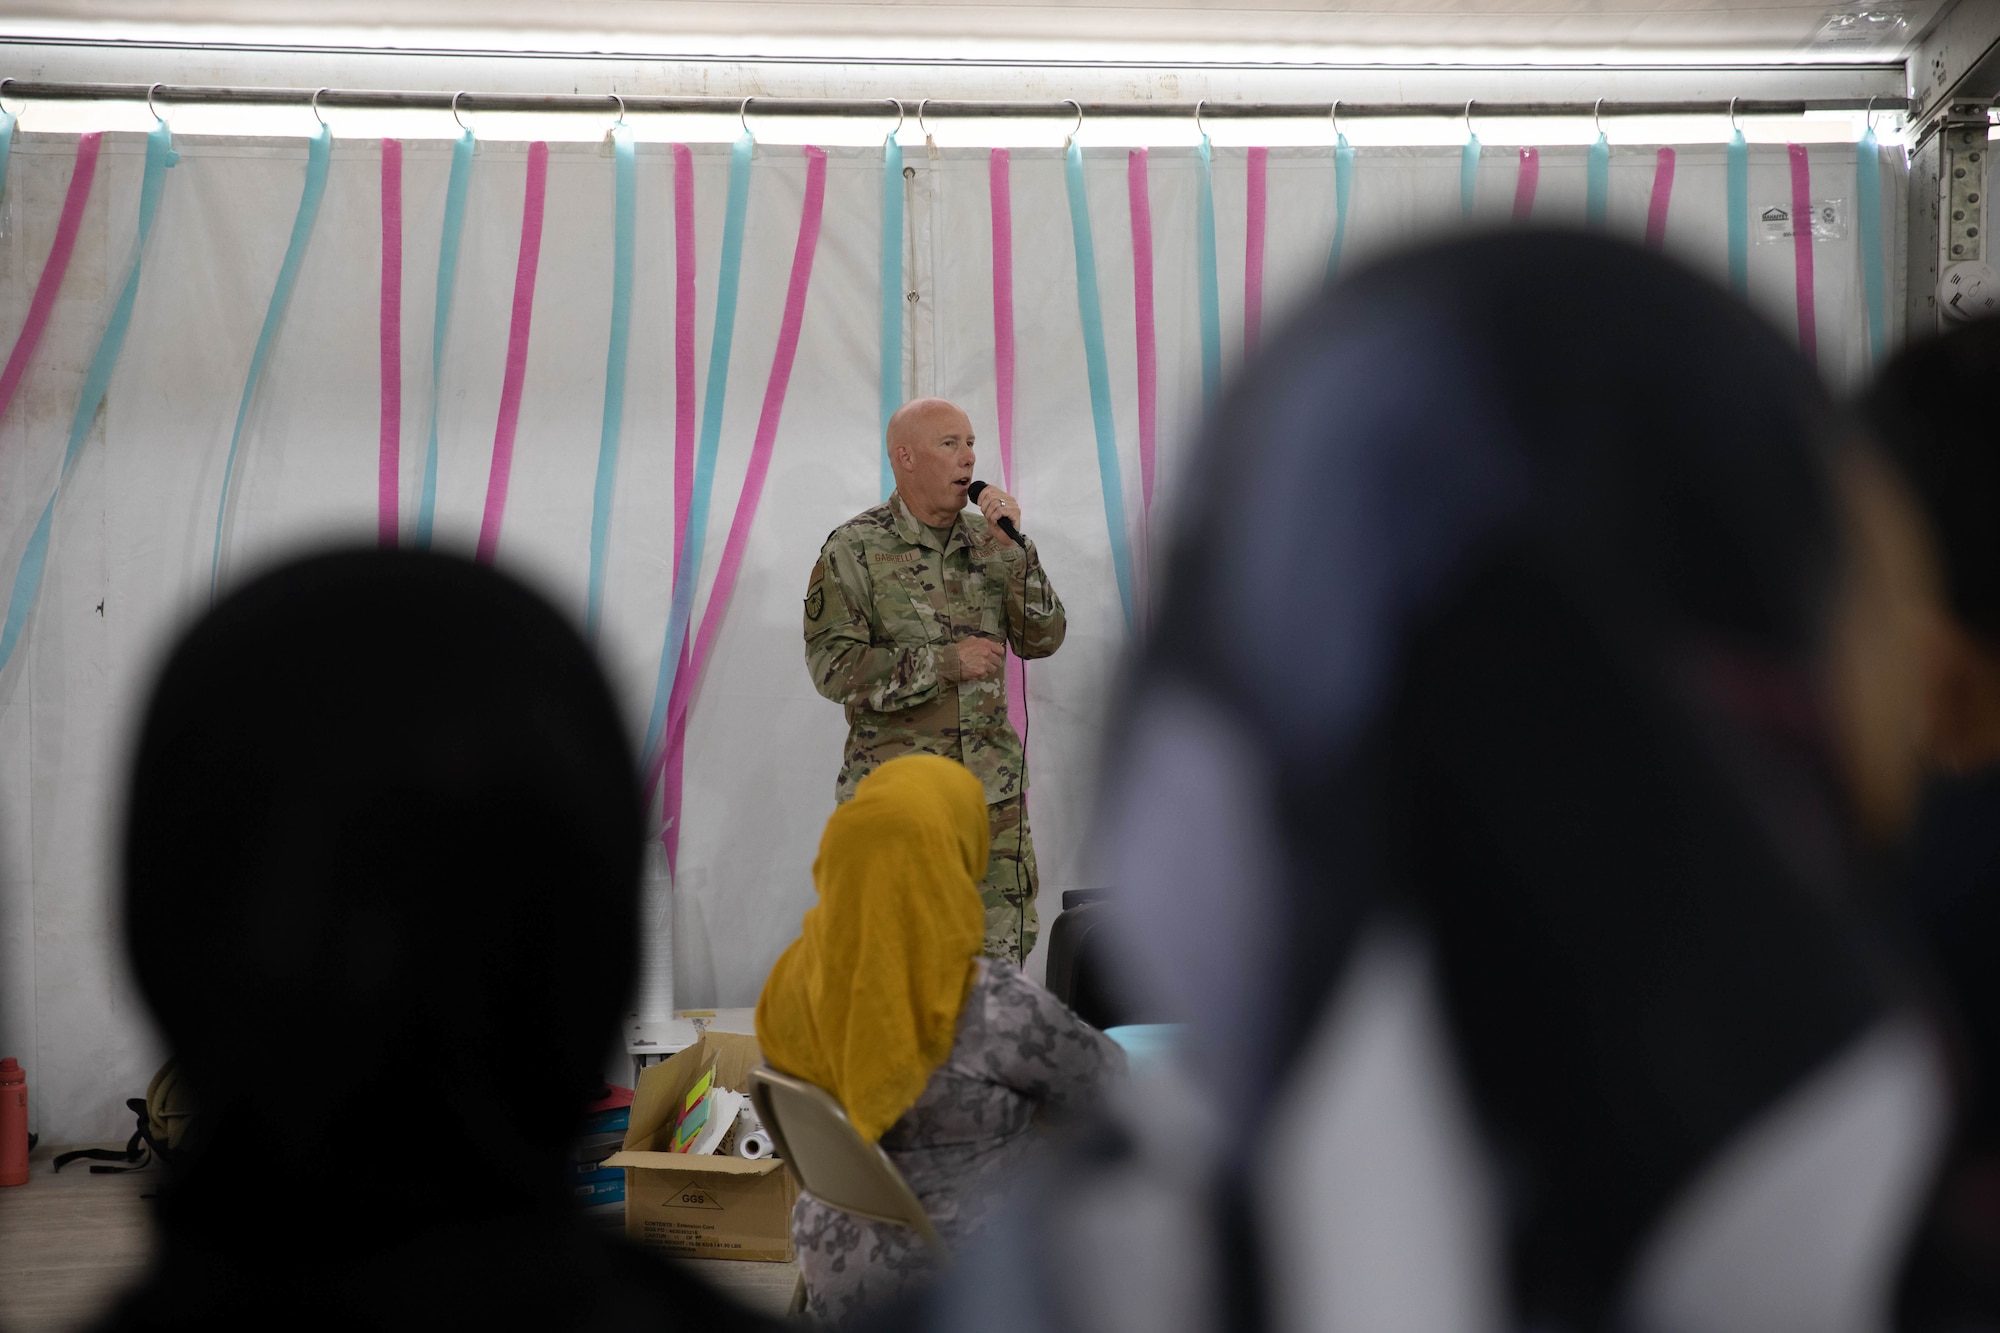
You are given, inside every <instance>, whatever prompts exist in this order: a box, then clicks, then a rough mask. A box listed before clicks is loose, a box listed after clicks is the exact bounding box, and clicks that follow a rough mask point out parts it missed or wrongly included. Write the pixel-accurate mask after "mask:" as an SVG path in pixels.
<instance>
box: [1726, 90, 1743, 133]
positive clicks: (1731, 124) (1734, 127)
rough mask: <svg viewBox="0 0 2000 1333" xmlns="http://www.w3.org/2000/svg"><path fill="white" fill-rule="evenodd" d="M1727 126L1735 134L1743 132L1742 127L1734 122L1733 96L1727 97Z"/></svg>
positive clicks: (1734, 103) (1734, 105) (1734, 107)
mask: <svg viewBox="0 0 2000 1333" xmlns="http://www.w3.org/2000/svg"><path fill="white" fill-rule="evenodd" d="M1729 128H1730V129H1731V130H1733V131H1734V132H1735V133H1737V134H1741V133H1743V127H1742V126H1741V125H1738V124H1737V123H1736V99H1735V98H1733V97H1732V98H1730V99H1729Z"/></svg>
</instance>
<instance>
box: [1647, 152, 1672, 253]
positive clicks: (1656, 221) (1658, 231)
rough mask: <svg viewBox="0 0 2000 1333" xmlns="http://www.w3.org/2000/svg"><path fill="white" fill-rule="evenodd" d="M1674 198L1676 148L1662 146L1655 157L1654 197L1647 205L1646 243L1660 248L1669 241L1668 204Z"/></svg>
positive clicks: (1656, 248)
mask: <svg viewBox="0 0 2000 1333" xmlns="http://www.w3.org/2000/svg"><path fill="white" fill-rule="evenodd" d="M1673 198H1674V150H1673V149H1671V148H1662V149H1661V150H1660V152H1659V156H1658V157H1656V158H1654V159H1653V199H1652V202H1651V203H1649V204H1648V205H1647V206H1646V244H1647V245H1649V246H1651V247H1652V248H1653V249H1655V250H1658V249H1659V248H1661V247H1662V246H1664V245H1665V244H1666V243H1667V205H1668V204H1670V203H1672V202H1673Z"/></svg>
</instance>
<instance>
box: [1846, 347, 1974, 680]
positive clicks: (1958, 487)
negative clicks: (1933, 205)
mask: <svg viewBox="0 0 2000 1333" xmlns="http://www.w3.org/2000/svg"><path fill="white" fill-rule="evenodd" d="M1996 385H2000V319H1983V320H1977V321H1975V322H1973V323H1971V324H1967V325H1964V326H1962V327H1960V328H1955V329H1952V330H1951V331H1950V332H1948V333H1945V334H1943V335H1942V336H1939V337H1934V338H1928V339H1925V340H1923V341H1921V342H1914V343H1912V344H1910V345H1909V346H1908V347H1905V348H1904V349H1903V350H1902V351H1900V352H1898V353H1897V354H1896V356H1895V358H1894V359H1892V360H1891V361H1890V362H1889V364H1888V365H1887V366H1885V367H1883V369H1882V373H1881V374H1880V375H1879V376H1877V377H1876V380H1875V383H1874V384H1873V385H1872V386H1870V388H1869V390H1868V392H1867V394H1866V395H1864V396H1863V398H1862V400H1861V411H1862V415H1863V416H1865V417H1866V418H1867V421H1868V425H1869V427H1870V428H1871V429H1872V430H1873V431H1874V433H1875V435H1876V437H1877V438H1878V439H1880V440H1881V441H1882V443H1883V445H1884V447H1885V448H1886V450H1887V452H1888V453H1889V455H1890V456H1891V457H1892V458H1894V459H1895V460H1896V462H1897V464H1898V465H1899V466H1900V467H1901V468H1902V471H1903V475H1904V476H1905V477H1906V478H1908V479H1909V482H1910V485H1911V487H1912V489H1913V490H1915V492H1916V495H1917V498H1918V500H1919V502H1920V503H1921V504H1922V505H1923V508H1924V513H1925V516H1926V517H1928V518H1929V519H1930V521H1931V527H1932V530H1933V531H1934V532H1936V534H1937V538H1938V545H1939V547H1940V548H1941V549H1942V552H1943V555H1944V580H1945V587H1946V589H1947V590H1948V592H1949V594H1950V598H1951V609H1952V611H1953V612H1954V613H1955V614H1956V615H1957V616H1958V618H1959V620H1960V621H1962V622H1963V623H1964V625H1965V627H1966V628H1967V629H1969V630H1971V631H1973V632H1974V633H1976V634H1979V635H1981V636H1983V637H1984V638H1985V639H1987V640H1988V641H1989V643H2000V438H1996V437H1995V435H1994V431H1993V421H1992V416H1993V392H1994V388H1995V386H1996Z"/></svg>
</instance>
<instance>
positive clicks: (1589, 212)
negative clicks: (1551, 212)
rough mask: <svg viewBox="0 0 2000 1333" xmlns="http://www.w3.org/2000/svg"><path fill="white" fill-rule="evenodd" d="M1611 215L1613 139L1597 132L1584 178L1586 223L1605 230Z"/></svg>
mask: <svg viewBox="0 0 2000 1333" xmlns="http://www.w3.org/2000/svg"><path fill="white" fill-rule="evenodd" d="M1610 217H1611V140H1609V139H1607V138H1605V137H1604V131H1603V130H1599V131H1598V132H1597V142H1596V143H1594V144H1592V145H1591V146H1590V158H1589V162H1588V165H1587V166H1586V168H1585V171H1584V178H1583V221H1584V225H1585V226H1587V227H1591V228H1593V229H1595V230H1597V231H1603V230H1604V227H1605V224H1606V223H1607V222H1608V221H1609V220H1610Z"/></svg>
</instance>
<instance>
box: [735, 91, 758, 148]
mask: <svg viewBox="0 0 2000 1333" xmlns="http://www.w3.org/2000/svg"><path fill="white" fill-rule="evenodd" d="M756 100H757V99H756V98H754V97H746V98H744V99H743V105H742V106H739V107H737V108H736V123H737V124H738V125H741V126H742V127H743V132H744V133H745V134H750V104H751V103H752V102H754V101H756ZM750 137H751V138H753V139H754V138H756V137H757V136H756V135H754V134H752V135H750Z"/></svg>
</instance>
